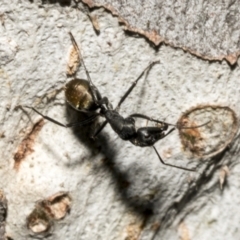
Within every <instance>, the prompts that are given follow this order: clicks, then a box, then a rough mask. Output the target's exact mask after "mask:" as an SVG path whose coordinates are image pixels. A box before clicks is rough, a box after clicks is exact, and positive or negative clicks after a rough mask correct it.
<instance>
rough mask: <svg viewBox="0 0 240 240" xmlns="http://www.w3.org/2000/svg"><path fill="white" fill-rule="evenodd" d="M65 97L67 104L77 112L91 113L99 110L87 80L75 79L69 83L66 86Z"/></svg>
mask: <svg viewBox="0 0 240 240" xmlns="http://www.w3.org/2000/svg"><path fill="white" fill-rule="evenodd" d="M65 97H66V101H67V103H68V104H69V105H70V106H72V107H73V108H74V109H76V110H77V111H82V112H89V111H94V110H96V109H97V106H96V104H95V103H94V100H93V97H92V94H91V90H90V86H89V82H88V81H87V80H84V79H78V78H75V79H73V80H71V81H69V82H68V83H67V84H66V86H65Z"/></svg>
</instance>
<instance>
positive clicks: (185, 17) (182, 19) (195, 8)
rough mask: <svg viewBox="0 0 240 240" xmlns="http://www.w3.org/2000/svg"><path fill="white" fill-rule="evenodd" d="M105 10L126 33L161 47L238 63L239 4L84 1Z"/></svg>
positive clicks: (222, 2)
mask: <svg viewBox="0 0 240 240" xmlns="http://www.w3.org/2000/svg"><path fill="white" fill-rule="evenodd" d="M83 2H85V3H87V4H88V5H89V6H90V7H100V6H104V7H105V8H107V9H108V10H109V11H111V12H112V13H114V14H115V15H116V16H118V17H119V20H120V21H121V22H123V23H124V24H125V26H126V29H128V30H129V31H133V32H138V33H140V34H142V35H144V36H146V38H148V39H149V40H150V41H152V42H153V43H155V44H156V45H158V44H159V43H161V42H164V43H167V44H169V45H171V46H174V47H179V48H182V49H185V50H186V51H189V52H191V53H193V54H195V55H197V56H200V57H203V58H205V59H211V60H213V59H215V60H217V59H218V60H222V59H227V60H228V61H229V62H230V63H231V64H234V63H236V61H237V59H238V56H239V53H240V51H239V48H240V41H239V39H240V33H239V29H240V21H239V18H240V10H239V9H240V8H239V7H240V4H239V1H221V2H219V1H207V0H205V1H204V0H202V1H184V2H179V1H177V0H167V1H161V0H151V1H149V0H136V1H119V0H83Z"/></svg>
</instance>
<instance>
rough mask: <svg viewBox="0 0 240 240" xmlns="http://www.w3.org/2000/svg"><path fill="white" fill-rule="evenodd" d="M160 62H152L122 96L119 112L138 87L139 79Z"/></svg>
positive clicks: (117, 108)
mask: <svg viewBox="0 0 240 240" xmlns="http://www.w3.org/2000/svg"><path fill="white" fill-rule="evenodd" d="M159 62H160V61H159V60H158V61H155V62H152V63H150V64H149V65H148V66H147V67H146V68H145V69H144V71H143V72H142V73H141V74H140V75H139V77H138V78H137V79H136V80H135V81H134V82H133V83H132V85H131V86H130V88H129V89H128V90H127V91H126V92H125V94H124V95H123V96H122V98H121V99H120V101H119V103H118V105H117V107H116V108H115V109H116V110H117V111H118V110H119V108H120V106H121V104H122V103H123V102H124V101H125V99H126V98H127V97H128V95H129V94H130V93H131V92H132V90H133V88H134V87H135V86H136V85H137V83H138V81H139V79H140V78H141V77H142V76H143V74H144V73H145V72H147V71H149V70H150V69H151V68H152V66H153V65H154V64H156V63H159Z"/></svg>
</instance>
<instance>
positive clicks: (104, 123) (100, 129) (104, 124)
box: [91, 120, 108, 139]
mask: <svg viewBox="0 0 240 240" xmlns="http://www.w3.org/2000/svg"><path fill="white" fill-rule="evenodd" d="M107 123H108V121H107V120H105V121H104V122H103V123H102V124H101V126H100V127H99V128H98V130H97V131H95V132H94V134H93V135H92V136H91V138H93V139H95V138H96V136H97V135H98V134H99V133H100V132H101V131H102V130H103V128H105V126H106V125H107Z"/></svg>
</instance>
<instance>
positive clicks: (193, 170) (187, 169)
mask: <svg viewBox="0 0 240 240" xmlns="http://www.w3.org/2000/svg"><path fill="white" fill-rule="evenodd" d="M152 147H153V149H154V151H155V152H156V154H157V155H158V158H159V160H160V162H161V163H162V164H164V165H166V166H169V167H175V168H178V169H182V170H185V171H190V172H195V171H196V169H195V168H193V169H190V168H185V167H180V166H176V165H172V164H169V163H165V162H164V161H163V160H162V158H161V156H160V154H159V153H158V151H157V149H156V148H155V147H154V146H152Z"/></svg>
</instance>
